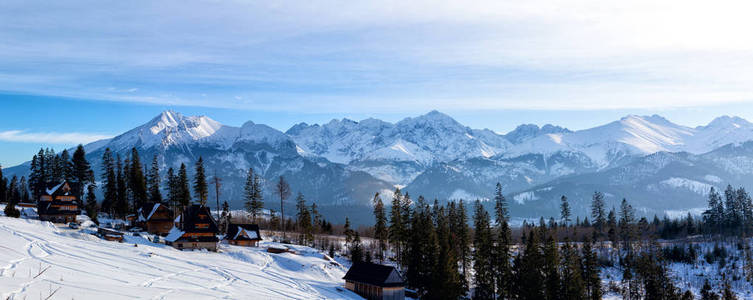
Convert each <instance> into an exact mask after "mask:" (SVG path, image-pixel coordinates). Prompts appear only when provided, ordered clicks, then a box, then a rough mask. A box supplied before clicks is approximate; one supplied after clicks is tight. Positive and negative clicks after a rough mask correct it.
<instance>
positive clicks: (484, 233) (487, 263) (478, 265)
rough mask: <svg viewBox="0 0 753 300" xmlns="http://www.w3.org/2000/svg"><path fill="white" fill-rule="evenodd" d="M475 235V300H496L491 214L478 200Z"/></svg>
mask: <svg viewBox="0 0 753 300" xmlns="http://www.w3.org/2000/svg"><path fill="white" fill-rule="evenodd" d="M473 224H474V229H475V231H474V235H473V247H474V249H473V269H474V271H475V276H474V278H473V282H474V285H475V286H476V289H475V290H474V294H473V298H474V299H494V284H495V282H494V281H495V280H494V278H495V277H494V268H493V266H492V260H493V257H492V255H493V250H492V247H493V242H492V229H491V225H490V221H489V213H487V212H486V210H485V209H484V207H483V206H482V205H481V201H478V200H476V205H475V213H474V216H473Z"/></svg>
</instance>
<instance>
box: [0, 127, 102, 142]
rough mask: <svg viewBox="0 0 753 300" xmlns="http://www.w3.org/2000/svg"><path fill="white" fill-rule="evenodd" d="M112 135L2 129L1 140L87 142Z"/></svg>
mask: <svg viewBox="0 0 753 300" xmlns="http://www.w3.org/2000/svg"><path fill="white" fill-rule="evenodd" d="M110 137H111V136H109V135H103V134H93V133H84V132H28V131H24V130H6V131H0V141H3V142H21V143H47V144H86V143H90V142H94V141H97V140H101V139H106V138H110Z"/></svg>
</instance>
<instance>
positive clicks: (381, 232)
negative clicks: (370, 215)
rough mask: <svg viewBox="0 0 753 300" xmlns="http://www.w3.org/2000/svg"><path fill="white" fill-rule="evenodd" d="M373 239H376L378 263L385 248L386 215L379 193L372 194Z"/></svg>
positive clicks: (381, 259)
mask: <svg viewBox="0 0 753 300" xmlns="http://www.w3.org/2000/svg"><path fill="white" fill-rule="evenodd" d="M373 201H374V202H373V203H374V239H376V240H377V253H376V257H377V259H378V260H379V263H382V262H383V261H384V252H385V251H386V250H387V238H388V236H389V233H388V231H387V216H386V215H385V213H384V203H383V202H382V198H381V197H379V193H376V194H375V195H374V200H373Z"/></svg>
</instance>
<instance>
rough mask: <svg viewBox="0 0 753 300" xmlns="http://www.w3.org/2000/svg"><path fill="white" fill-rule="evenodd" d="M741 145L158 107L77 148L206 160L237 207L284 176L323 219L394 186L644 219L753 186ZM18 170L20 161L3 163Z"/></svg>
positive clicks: (686, 131)
mask: <svg viewBox="0 0 753 300" xmlns="http://www.w3.org/2000/svg"><path fill="white" fill-rule="evenodd" d="M748 141H753V124H751V123H750V122H748V121H746V120H744V119H741V118H737V117H727V116H724V117H719V118H716V119H715V120H713V121H712V122H710V123H709V124H708V125H706V126H699V127H695V128H691V127H686V126H681V125H678V124H674V123H672V122H670V121H668V120H666V119H664V118H662V117H660V116H658V115H653V116H634V115H630V116H626V117H624V118H622V119H620V120H617V121H614V122H611V123H608V124H605V125H602V126H598V127H594V128H591V129H586V130H578V131H571V130H568V129H566V128H562V127H559V126H554V125H548V124H547V125H544V126H542V127H539V126H537V125H533V124H524V125H520V126H518V127H517V128H516V129H515V130H513V131H511V132H509V133H507V134H499V133H496V132H494V131H492V130H489V129H472V128H469V127H467V126H464V125H462V124H460V123H458V122H457V121H455V120H454V119H452V118H451V117H449V116H447V115H445V114H443V113H440V112H437V111H432V112H429V113H427V114H425V115H421V116H418V117H414V118H406V119H404V120H401V121H399V122H396V123H390V122H385V121H381V120H377V119H366V120H362V121H353V120H349V119H341V120H332V121H330V122H329V123H326V124H321V125H320V124H313V125H309V124H306V123H300V124H297V125H295V126H293V127H291V128H290V129H288V130H287V131H286V132H281V131H279V130H277V129H274V128H271V127H269V126H266V125H262V124H255V123H253V122H246V123H245V124H243V125H242V126H240V127H234V126H226V125H223V124H220V123H218V122H217V121H214V120H212V119H211V118H209V117H207V116H184V115H182V114H180V113H177V112H174V111H165V112H163V113H161V114H160V115H159V116H156V117H155V118H153V119H152V120H150V121H149V122H147V123H146V124H144V125H141V126H139V127H136V128H134V129H132V130H130V131H127V132H125V133H123V134H121V135H119V136H116V137H114V138H111V139H106V140H101V141H97V142H93V143H91V144H88V145H86V146H85V148H86V150H87V153H88V159H89V160H90V161H91V162H92V163H93V165H94V168H95V170H99V163H100V162H99V159H100V158H101V156H102V153H103V151H104V149H105V148H108V147H109V148H110V149H111V150H113V151H115V152H116V153H119V154H121V155H123V156H124V155H126V152H127V151H128V150H130V149H131V148H132V147H136V148H137V149H139V152H140V153H141V154H142V157H143V159H144V160H145V161H147V160H149V159H151V157H152V156H153V155H157V156H158V157H159V162H160V164H161V166H162V168H163V169H164V170H165V171H166V169H167V168H168V167H173V168H177V167H178V166H179V165H180V164H181V163H186V164H187V165H189V166H191V165H193V163H194V162H195V160H197V159H198V157H199V156H202V157H203V158H204V161H205V164H206V169H207V170H208V172H209V173H210V174H209V176H214V173H215V172H216V173H217V175H218V176H219V177H222V178H223V180H224V186H223V190H222V195H221V196H222V198H224V199H225V200H228V201H229V202H230V203H231V206H233V207H236V208H240V207H242V194H241V191H242V183H243V180H244V177H245V174H246V172H247V170H248V168H250V167H252V168H254V170H255V171H256V172H258V173H260V174H262V175H263V176H264V178H265V179H266V182H267V185H268V186H269V188H268V189H267V190H268V191H271V190H272V189H271V186H272V185H273V181H274V180H275V179H276V178H277V177H278V176H285V177H286V178H288V179H289V181H290V182H291V186H292V187H293V190H294V192H301V193H303V194H304V195H305V196H306V197H307V198H308V199H309V200H311V201H315V202H317V203H318V204H319V205H320V206H322V207H323V211H324V212H325V214H327V213H330V214H333V215H335V214H340V213H342V212H343V211H349V210H352V211H364V210H363V209H362V208H363V206H364V205H368V204H370V200H371V199H372V197H373V195H374V193H375V192H380V193H381V194H382V195H383V197H384V198H389V197H390V195H391V191H392V190H394V188H395V187H396V186H400V187H404V189H405V190H406V191H408V192H409V193H411V195H416V196H417V195H424V196H426V197H428V198H439V199H442V200H445V199H458V198H463V199H466V200H473V199H477V198H479V199H485V198H488V197H489V195H490V193H491V192H492V191H493V186H494V184H495V183H496V182H501V183H502V184H503V186H504V188H505V191H506V192H507V193H508V195H509V196H510V198H511V199H512V202H513V203H514V205H513V207H512V213H513V214H514V215H516V214H517V215H519V216H525V217H531V216H539V215H545V216H548V215H553V214H556V208H557V205H556V201H558V200H559V197H560V196H561V195H562V194H564V195H567V196H568V197H570V198H571V199H572V201H573V202H574V205H573V206H574V208H575V211H576V212H579V211H578V210H579V209H580V210H583V212H581V213H582V214H585V212H586V210H585V207H586V205H587V203H588V199H589V198H590V195H591V194H592V193H593V191H594V190H600V191H602V192H605V193H606V194H607V200H610V199H611V200H613V201H615V202H616V201H619V200H621V199H622V197H627V198H629V199H631V201H635V205H634V206H636V207H637V208H639V209H640V210H641V211H643V212H645V213H647V214H650V213H657V212H659V213H661V212H662V211H666V210H688V209H694V208H697V207H701V206H703V204H704V203H703V202H704V195H705V193H707V192H708V191H707V190H708V188H710V187H711V186H717V187H723V185H726V184H727V183H731V184H736V185H746V184H749V183H753V181H752V180H751V179H750V177H751V176H750V174H751V173H753V168H751V167H753V143H746V142H748ZM189 169H190V168H189ZM165 171H163V174H164V172H165ZM26 172H28V165H21V166H17V167H14V168H9V169H7V170H6V173H8V174H24V173H26ZM189 175H190V174H189ZM265 196H266V199H267V200H268V201H269V202H268V204H269V205H270V207H275V206H274V203H279V202H275V200H274V199H275V198H274V196H273V194H272V193H271V192H270V193H267V195H265ZM278 201H279V200H278ZM289 202H291V203H290V205H291V207H292V202H293V201H292V200H291V201H289ZM291 211H292V210H291ZM366 216H368V215H366V214H364V217H365V218H366ZM363 222H364V223H368V222H370V221H369V220H363Z"/></svg>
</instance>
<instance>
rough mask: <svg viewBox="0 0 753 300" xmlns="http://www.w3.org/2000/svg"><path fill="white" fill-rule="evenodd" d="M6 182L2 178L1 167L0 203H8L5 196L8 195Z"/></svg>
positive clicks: (0, 169)
mask: <svg viewBox="0 0 753 300" xmlns="http://www.w3.org/2000/svg"><path fill="white" fill-rule="evenodd" d="M6 181H7V180H6V179H5V177H4V176H3V166H0V203H5V202H6V201H8V197H7V196H6V195H7V193H8V183H7V182H6Z"/></svg>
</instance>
